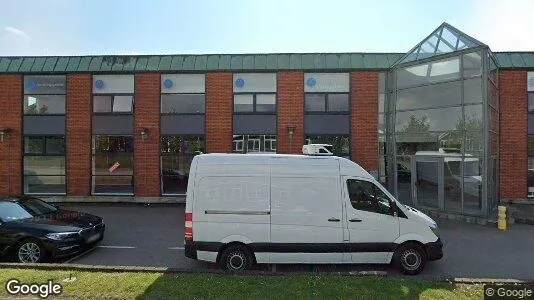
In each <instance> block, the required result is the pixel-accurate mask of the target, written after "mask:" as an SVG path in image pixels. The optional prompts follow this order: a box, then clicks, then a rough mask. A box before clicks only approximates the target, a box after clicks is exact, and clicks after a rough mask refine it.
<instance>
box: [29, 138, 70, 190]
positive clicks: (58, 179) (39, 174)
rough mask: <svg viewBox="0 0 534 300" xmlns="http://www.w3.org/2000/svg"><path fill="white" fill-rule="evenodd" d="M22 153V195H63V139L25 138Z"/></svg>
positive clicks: (64, 188)
mask: <svg viewBox="0 0 534 300" xmlns="http://www.w3.org/2000/svg"><path fill="white" fill-rule="evenodd" d="M23 151H24V158H23V166H24V168H23V169H24V194H46V195H48V194H50V195H62V194H65V192H66V187H65V137H64V136H25V137H24V149H23Z"/></svg>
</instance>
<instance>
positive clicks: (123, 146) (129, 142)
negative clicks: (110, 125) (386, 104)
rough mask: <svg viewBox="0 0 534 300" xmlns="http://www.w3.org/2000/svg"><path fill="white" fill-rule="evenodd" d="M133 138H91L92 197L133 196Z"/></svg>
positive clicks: (104, 136) (110, 136)
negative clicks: (110, 195)
mask: <svg viewBox="0 0 534 300" xmlns="http://www.w3.org/2000/svg"><path fill="white" fill-rule="evenodd" d="M133 192H134V179H133V137H132V136H116V135H95V136H93V171H92V194H93V195H109V194H115V195H133Z"/></svg>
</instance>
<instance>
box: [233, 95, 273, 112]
mask: <svg viewBox="0 0 534 300" xmlns="http://www.w3.org/2000/svg"><path fill="white" fill-rule="evenodd" d="M275 112H276V94H235V95H234V113H260V114H261V113H263V114H272V113H275Z"/></svg>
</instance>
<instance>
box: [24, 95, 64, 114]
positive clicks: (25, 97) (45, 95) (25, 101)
mask: <svg viewBox="0 0 534 300" xmlns="http://www.w3.org/2000/svg"><path fill="white" fill-rule="evenodd" d="M30 96H62V97H63V100H64V101H63V113H52V114H29V113H26V97H30ZM22 114H23V116H66V115H67V94H23V97H22Z"/></svg>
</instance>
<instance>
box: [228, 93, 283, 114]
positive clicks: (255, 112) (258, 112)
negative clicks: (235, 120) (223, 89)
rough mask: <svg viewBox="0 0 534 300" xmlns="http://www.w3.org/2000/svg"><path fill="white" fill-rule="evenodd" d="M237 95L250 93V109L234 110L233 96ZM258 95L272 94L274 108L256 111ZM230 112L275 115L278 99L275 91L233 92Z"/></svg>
mask: <svg viewBox="0 0 534 300" xmlns="http://www.w3.org/2000/svg"><path fill="white" fill-rule="evenodd" d="M237 95H252V111H236V110H235V96H237ZM258 95H273V96H274V110H273V111H269V112H266V111H258V107H257V105H258V103H257V96H258ZM232 113H233V114H234V115H276V114H277V113H278V99H277V92H243V93H241V92H234V93H233V95H232Z"/></svg>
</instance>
